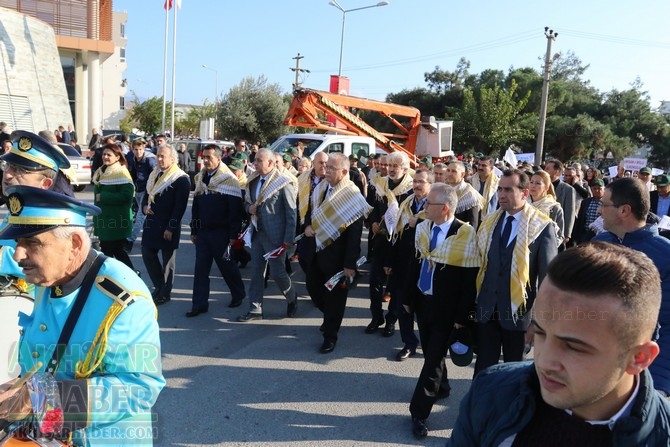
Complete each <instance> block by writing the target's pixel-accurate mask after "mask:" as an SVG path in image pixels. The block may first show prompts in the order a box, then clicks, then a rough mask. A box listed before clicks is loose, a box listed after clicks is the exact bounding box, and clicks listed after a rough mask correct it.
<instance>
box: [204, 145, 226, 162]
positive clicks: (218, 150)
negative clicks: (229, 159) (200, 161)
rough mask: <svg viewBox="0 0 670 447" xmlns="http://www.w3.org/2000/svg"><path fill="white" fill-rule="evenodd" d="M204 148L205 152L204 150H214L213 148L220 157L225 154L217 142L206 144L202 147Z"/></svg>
mask: <svg viewBox="0 0 670 447" xmlns="http://www.w3.org/2000/svg"><path fill="white" fill-rule="evenodd" d="M202 150H203V152H204V151H212V150H213V151H214V153H215V154H216V156H217V157H218V158H221V156H222V155H223V151H222V150H221V148H220V147H219V146H217V145H216V144H211V143H210V144H206V145H205V147H203V148H202Z"/></svg>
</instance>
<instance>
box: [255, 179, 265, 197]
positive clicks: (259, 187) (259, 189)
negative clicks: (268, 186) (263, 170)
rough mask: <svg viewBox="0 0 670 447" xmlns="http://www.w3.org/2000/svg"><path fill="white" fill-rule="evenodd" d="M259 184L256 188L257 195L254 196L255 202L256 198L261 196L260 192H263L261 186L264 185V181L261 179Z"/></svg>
mask: <svg viewBox="0 0 670 447" xmlns="http://www.w3.org/2000/svg"><path fill="white" fill-rule="evenodd" d="M259 183H260V184H259V186H258V194H256V200H258V197H260V195H261V191H263V185H264V184H265V179H264V178H263V177H261V181H260V182H259Z"/></svg>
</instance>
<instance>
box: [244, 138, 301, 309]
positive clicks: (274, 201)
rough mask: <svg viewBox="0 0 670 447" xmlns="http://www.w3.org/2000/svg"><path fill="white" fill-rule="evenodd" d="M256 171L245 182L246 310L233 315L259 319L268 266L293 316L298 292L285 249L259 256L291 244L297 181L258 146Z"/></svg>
mask: <svg viewBox="0 0 670 447" xmlns="http://www.w3.org/2000/svg"><path fill="white" fill-rule="evenodd" d="M254 166H255V167H256V173H255V175H254V176H253V177H251V178H250V179H249V181H248V182H247V190H246V196H245V200H246V203H245V205H244V208H245V211H246V212H247V213H248V214H249V215H250V216H251V222H252V225H253V228H252V229H251V231H252V232H253V233H252V236H251V282H250V283H249V293H248V295H249V301H250V307H249V311H248V312H247V313H246V314H244V315H241V316H239V317H238V318H237V321H240V322H247V321H252V320H260V319H262V318H263V292H264V291H263V288H264V285H265V269H266V267H267V266H268V263H269V267H270V276H272V278H273V279H274V281H275V283H276V284H277V286H278V287H279V290H280V291H281V293H282V294H283V295H284V297H285V298H286V301H287V307H286V316H288V317H294V316H295V314H296V312H297V311H298V295H297V294H296V292H295V289H294V288H293V284H292V283H291V278H290V277H289V275H288V273H286V269H285V268H284V263H285V260H286V250H284V251H283V252H282V253H280V254H278V255H276V256H273V257H271V258H270V259H267V260H266V259H265V258H264V257H263V255H264V254H265V253H268V252H270V251H272V250H275V249H278V248H280V247H284V248H288V247H290V246H292V245H293V240H294V239H295V229H296V221H297V214H298V213H297V212H296V194H297V187H296V184H297V180H296V178H295V177H294V176H293V174H290V173H288V172H286V173H282V172H280V171H279V169H277V168H276V167H275V155H274V154H273V152H272V151H270V150H268V149H261V150H259V151H258V153H257V154H256V157H255V158H254Z"/></svg>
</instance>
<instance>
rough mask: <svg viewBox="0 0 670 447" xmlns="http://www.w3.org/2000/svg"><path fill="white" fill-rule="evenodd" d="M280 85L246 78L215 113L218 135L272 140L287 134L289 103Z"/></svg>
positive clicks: (226, 96)
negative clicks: (286, 118) (286, 120)
mask: <svg viewBox="0 0 670 447" xmlns="http://www.w3.org/2000/svg"><path fill="white" fill-rule="evenodd" d="M284 98H285V96H284V94H283V93H282V91H281V87H280V85H279V84H268V82H267V79H266V78H265V76H263V75H261V76H259V77H258V78H256V79H254V78H252V77H247V78H245V79H243V80H242V81H241V82H240V84H239V85H237V86H235V87H233V88H231V89H230V91H229V92H228V93H227V94H226V95H225V96H224V97H223V99H222V100H221V102H220V104H219V107H218V108H217V113H216V127H217V130H218V131H219V135H223V136H225V137H226V138H244V139H247V140H252V141H256V140H260V141H263V142H267V143H269V142H272V141H274V140H276V139H277V138H278V137H279V136H281V135H282V134H284V133H286V131H287V127H286V126H284V124H283V121H284V116H285V115H286V112H287V110H288V103H287V102H286V100H285V99H284Z"/></svg>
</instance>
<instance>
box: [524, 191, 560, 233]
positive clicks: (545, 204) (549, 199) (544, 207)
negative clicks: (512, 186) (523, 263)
mask: <svg viewBox="0 0 670 447" xmlns="http://www.w3.org/2000/svg"><path fill="white" fill-rule="evenodd" d="M528 200H529V202H528V203H530V204H531V205H532V206H534V207H535V208H537V209H538V210H540V211H542V212H543V213H544V214H546V215H547V216H549V218H551V214H550V213H551V210H553V209H554V207H556V206H560V204H559V203H558V202H557V201H556V199H555V198H554V196H550V195H548V194H547V195H546V196H544V197H542V198H541V199H540V200H536V201H535V202H532V201H530V200H532V199H531V198H530V196H528ZM552 222H553V223H554V227H556V242H557V244H558V245H559V246H560V245H561V244H562V243H563V231H561V227H559V226H558V224H557V223H556V222H554V221H553V219H552Z"/></svg>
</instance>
